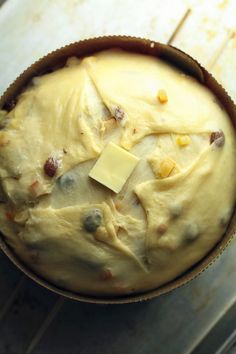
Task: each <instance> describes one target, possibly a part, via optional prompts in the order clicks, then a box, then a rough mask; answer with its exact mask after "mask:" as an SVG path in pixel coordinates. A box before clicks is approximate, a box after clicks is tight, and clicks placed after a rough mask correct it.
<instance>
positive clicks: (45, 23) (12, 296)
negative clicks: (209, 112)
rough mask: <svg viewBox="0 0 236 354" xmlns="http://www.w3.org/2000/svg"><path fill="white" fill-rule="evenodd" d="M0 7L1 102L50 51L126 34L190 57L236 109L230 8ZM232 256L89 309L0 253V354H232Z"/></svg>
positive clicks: (209, 3) (235, 291)
mask: <svg viewBox="0 0 236 354" xmlns="http://www.w3.org/2000/svg"><path fill="white" fill-rule="evenodd" d="M2 2H3V1H2V0H0V38H1V41H0V73H1V76H0V94H1V93H2V92H3V91H4V90H5V89H6V87H7V86H8V84H9V83H10V82H11V81H12V80H14V78H15V77H16V76H17V75H18V74H19V73H20V72H21V71H22V70H24V69H25V68H26V67H27V66H28V65H29V64H31V63H32V62H33V61H35V60H36V59H38V58H39V57H41V56H42V55H44V54H46V53H47V52H48V51H51V50H53V49H55V48H57V47H60V46H62V45H64V44H67V43H69V42H72V41H75V40H79V39H83V38H88V37H92V36H98V35H105V34H129V35H135V36H142V37H149V38H152V39H154V40H158V41H161V42H169V43H171V44H173V45H175V46H177V47H180V48H181V49H183V50H185V51H186V52H189V53H190V54H191V55H193V56H194V57H195V58H197V59H198V60H199V61H200V62H201V63H203V65H205V66H206V67H207V68H208V69H209V70H210V71H212V72H213V73H214V75H215V76H216V78H217V79H218V80H219V81H220V82H221V83H222V84H223V85H224V86H225V88H226V89H227V90H228V92H229V93H230V94H231V96H232V98H233V99H234V100H235V101H236V84H235V77H236V36H235V31H236V20H235V14H236V1H235V0H228V1H227V0H198V1H197V0H175V1H173V0H165V1H163V0H146V1H142V0H135V1H134V0H126V1H124V0H80V1H79V0H67V1H64V0H41V1H33V0H7V1H6V2H5V3H4V4H3V5H2V6H1V3H2ZM235 256H236V240H235V239H234V240H233V242H232V243H231V245H230V246H229V247H228V249H227V250H226V251H225V252H224V254H223V255H222V256H221V257H220V258H219V259H218V260H217V261H216V262H215V263H214V265H212V266H211V267H210V268H209V269H207V270H206V271H205V272H204V273H203V274H202V275H200V276H199V277H198V278H197V279H195V280H194V281H192V282H191V283H189V284H188V285H186V286H184V287H182V288H180V289H178V290H176V291H174V292H172V293H170V294H167V295H165V296H162V297H160V298H157V299H154V300H152V301H148V302H145V303H138V304H131V305H123V306H98V305H96V306H95V305H88V304H82V303H76V302H73V301H69V300H64V299H62V298H61V297H58V296H57V295H55V294H52V293H50V292H48V291H47V290H45V289H43V288H41V287H39V286H38V285H36V284H34V283H33V282H32V281H31V280H29V279H27V278H26V277H25V276H24V275H22V274H21V273H20V272H19V271H18V270H17V269H16V268H15V267H14V266H13V265H12V264H11V263H10V262H9V260H8V259H6V257H5V256H4V255H3V254H1V253H0V354H23V353H25V354H51V353H57V354H64V353H66V354H67V353H68V354H90V353H91V354H111V353H113V354H121V353H122V354H126V353H127V354H154V353H155V354H156V353H158V354H188V353H195V354H197V353H198V354H204V353H206V354H211V353H216V352H217V351H218V352H217V353H223V352H224V353H227V352H228V353H229V352H230V353H233V350H234V349H235V346H234V342H235V336H236V335H235V332H234V330H235V328H236V266H235ZM227 338H228V339H227ZM226 339H227V341H226ZM229 343H231V344H229Z"/></svg>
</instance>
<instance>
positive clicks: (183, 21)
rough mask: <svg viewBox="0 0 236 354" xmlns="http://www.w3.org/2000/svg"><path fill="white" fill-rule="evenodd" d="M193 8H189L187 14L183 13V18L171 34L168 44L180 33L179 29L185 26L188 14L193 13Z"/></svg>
mask: <svg viewBox="0 0 236 354" xmlns="http://www.w3.org/2000/svg"><path fill="white" fill-rule="evenodd" d="M191 12H192V10H191V9H187V11H186V12H185V14H184V15H183V17H182V18H181V20H180V22H179V23H178V25H177V27H176V28H175V30H174V32H173V33H172V35H171V36H170V38H169V40H168V42H167V44H171V43H172V42H173V40H174V39H175V37H176V36H177V34H178V33H179V31H180V30H181V28H182V27H183V25H184V23H185V21H186V20H187V18H188V16H189V15H190V14H191Z"/></svg>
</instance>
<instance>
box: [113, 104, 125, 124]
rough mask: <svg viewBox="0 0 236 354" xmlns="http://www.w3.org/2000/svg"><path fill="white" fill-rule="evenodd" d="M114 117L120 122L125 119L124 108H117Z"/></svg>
mask: <svg viewBox="0 0 236 354" xmlns="http://www.w3.org/2000/svg"><path fill="white" fill-rule="evenodd" d="M114 115H115V119H116V120H118V121H119V120H122V119H123V118H124V115H125V112H124V111H123V109H122V108H120V107H116V109H115V114H114Z"/></svg>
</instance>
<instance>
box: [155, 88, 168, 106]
mask: <svg viewBox="0 0 236 354" xmlns="http://www.w3.org/2000/svg"><path fill="white" fill-rule="evenodd" d="M157 98H158V100H159V102H160V103H166V102H168V96H167V93H166V91H165V90H159V91H158V94H157Z"/></svg>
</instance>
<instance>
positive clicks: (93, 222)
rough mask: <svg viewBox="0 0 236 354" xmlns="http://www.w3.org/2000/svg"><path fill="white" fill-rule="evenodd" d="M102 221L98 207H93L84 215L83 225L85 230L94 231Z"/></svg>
mask: <svg viewBox="0 0 236 354" xmlns="http://www.w3.org/2000/svg"><path fill="white" fill-rule="evenodd" d="M101 223H102V214H101V211H100V210H99V209H93V210H91V211H90V212H89V214H88V215H87V216H86V217H85V219H84V222H83V225H84V228H85V230H86V231H88V232H95V231H96V230H97V228H98V227H99V226H100V225H101Z"/></svg>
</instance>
